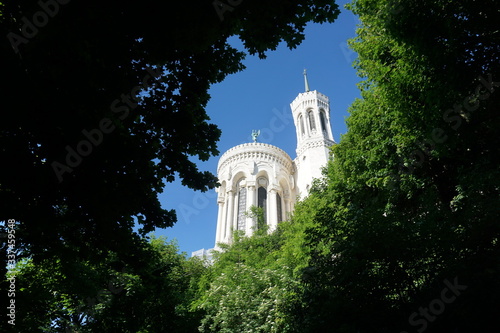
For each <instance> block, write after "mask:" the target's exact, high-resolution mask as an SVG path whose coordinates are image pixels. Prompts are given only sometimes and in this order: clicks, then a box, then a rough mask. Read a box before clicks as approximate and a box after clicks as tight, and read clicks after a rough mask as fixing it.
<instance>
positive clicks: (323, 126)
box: [319, 110, 326, 132]
mask: <svg viewBox="0 0 500 333" xmlns="http://www.w3.org/2000/svg"><path fill="white" fill-rule="evenodd" d="M319 120H320V121H321V130H322V131H323V132H326V115H325V111H324V110H321V111H320V112H319Z"/></svg>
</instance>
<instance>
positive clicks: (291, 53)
mask: <svg viewBox="0 0 500 333" xmlns="http://www.w3.org/2000/svg"><path fill="white" fill-rule="evenodd" d="M345 3H346V1H339V4H340V6H341V11H342V12H341V14H340V16H339V17H338V19H337V20H336V21H335V22H334V23H333V24H322V25H319V24H310V25H309V26H308V27H307V28H306V30H305V34H306V39H305V40H304V41H303V43H302V44H301V45H300V46H299V47H298V48H297V49H294V50H289V49H288V48H286V46H285V45H281V46H280V47H279V48H278V49H277V50H276V51H273V52H270V53H269V54H268V57H267V59H264V60H260V59H259V58H258V57H252V56H248V57H247V59H246V60H245V62H244V63H245V65H246V67H247V68H246V69H245V70H244V71H243V72H240V73H237V74H233V75H231V76H229V77H228V78H226V80H225V81H224V82H222V83H220V84H217V85H215V86H213V87H212V89H211V90H210V95H211V96H212V98H211V100H210V102H209V104H208V106H207V113H208V115H209V117H210V118H211V122H212V123H214V124H216V125H217V126H218V127H219V128H220V129H221V130H222V135H221V138H220V141H219V143H218V149H219V151H220V154H221V155H222V154H223V153H224V152H225V151H226V150H228V149H229V148H231V147H233V146H236V145H238V144H241V143H245V142H250V141H251V136H250V134H251V131H252V130H253V129H260V131H261V136H260V137H259V139H258V141H259V142H265V143H269V144H272V145H275V146H278V147H280V148H281V149H283V150H285V151H286V152H287V153H288V154H289V155H290V157H291V158H292V159H293V158H295V156H296V154H295V148H296V144H297V140H296V136H295V127H294V124H293V119H292V117H291V110H290V103H291V102H292V101H293V100H294V99H295V97H296V96H297V95H298V94H299V93H301V92H303V91H304V80H303V75H302V72H303V70H304V68H306V69H307V73H308V78H309V85H310V88H311V90H318V91H320V92H321V93H323V94H325V95H327V96H328V97H329V98H330V109H331V114H330V116H331V125H332V131H333V136H334V139H335V141H336V142H339V140H340V135H341V134H343V133H345V132H346V126H345V118H346V117H347V116H348V113H347V108H348V107H349V105H350V104H352V102H353V101H354V99H355V98H356V97H359V90H358V88H357V86H356V83H357V82H359V81H360V79H359V78H358V77H357V76H356V72H355V70H354V69H353V67H352V61H353V60H354V59H355V58H356V54H355V53H353V52H352V51H351V50H349V49H348V48H347V40H348V39H350V38H352V37H354V36H355V29H356V24H357V22H358V20H357V18H356V17H355V16H354V15H353V14H352V13H351V12H350V11H347V10H346V9H344V8H343V5H344V4H345ZM233 44H234V45H235V47H238V48H241V44H240V43H239V40H237V39H235V40H233ZM214 61H224V60H223V59H214ZM219 157H220V155H219V156H217V157H212V158H211V159H210V160H209V161H207V162H203V163H199V166H200V169H201V170H208V171H211V172H213V173H214V174H215V173H216V171H217V162H218V160H219ZM160 201H161V203H162V206H163V208H165V209H175V210H176V211H177V218H178V221H177V223H176V224H175V225H174V226H173V227H172V228H168V229H158V230H157V231H156V232H155V234H156V235H157V236H160V235H163V236H166V237H167V238H168V239H169V240H170V239H173V238H176V239H177V241H178V244H179V247H180V250H181V251H185V252H187V253H188V255H191V252H192V251H196V250H199V249H201V248H205V249H209V248H212V247H213V246H214V242H215V229H216V224H217V203H216V194H215V191H213V190H212V191H209V192H205V193H201V192H195V191H193V190H190V189H188V188H186V187H183V186H182V185H180V182H174V183H171V184H167V186H166V188H165V191H164V193H163V194H161V195H160Z"/></svg>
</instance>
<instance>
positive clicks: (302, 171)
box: [290, 69, 335, 197]
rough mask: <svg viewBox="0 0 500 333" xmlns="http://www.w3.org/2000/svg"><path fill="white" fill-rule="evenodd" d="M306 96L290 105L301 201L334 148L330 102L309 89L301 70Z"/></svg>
mask: <svg viewBox="0 0 500 333" xmlns="http://www.w3.org/2000/svg"><path fill="white" fill-rule="evenodd" d="M304 85H305V92H303V93H300V94H299V95H298V96H297V97H296V98H295V100H294V101H293V102H292V103H291V104H290V107H291V109H292V115H293V121H294V123H295V129H296V133H297V150H296V152H297V158H296V159H295V161H294V162H295V166H296V168H297V173H296V174H297V188H298V190H299V194H300V196H301V197H304V196H306V195H307V194H308V193H309V189H310V187H311V185H312V182H313V179H314V178H321V176H322V174H321V169H322V168H323V167H325V166H326V164H327V163H328V160H329V159H330V147H331V146H332V145H333V144H335V141H334V140H333V135H332V129H331V126H330V101H329V99H328V97H327V96H325V95H323V94H322V93H320V92H318V91H316V90H313V91H311V90H310V89H309V82H308V80H307V72H306V70H305V69H304Z"/></svg>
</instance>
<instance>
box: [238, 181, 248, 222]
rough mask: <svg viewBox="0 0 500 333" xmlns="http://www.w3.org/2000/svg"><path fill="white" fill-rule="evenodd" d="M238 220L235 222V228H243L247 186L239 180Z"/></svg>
mask: <svg viewBox="0 0 500 333" xmlns="http://www.w3.org/2000/svg"><path fill="white" fill-rule="evenodd" d="M238 188H239V190H238V221H237V224H236V229H237V230H245V217H246V216H245V211H246V207H247V188H246V187H243V186H241V181H240V182H239V183H238Z"/></svg>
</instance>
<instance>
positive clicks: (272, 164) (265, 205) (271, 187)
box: [193, 70, 335, 256]
mask: <svg viewBox="0 0 500 333" xmlns="http://www.w3.org/2000/svg"><path fill="white" fill-rule="evenodd" d="M304 85H305V91H304V92H302V93H299V94H298V96H297V97H296V98H295V100H294V101H293V102H292V103H291V104H290V107H291V112H292V115H293V119H294V124H295V129H296V135H297V149H296V154H297V156H296V158H295V159H292V158H291V157H290V156H289V155H288V154H287V153H286V152H285V151H284V150H282V149H280V148H279V147H276V146H273V145H270V144H267V143H261V142H258V137H257V133H256V132H254V133H253V142H249V143H244V144H240V145H238V146H235V147H233V148H231V149H229V150H228V151H226V152H225V153H224V154H223V155H222V156H221V157H220V160H219V163H218V166H217V177H218V178H219V182H220V184H221V185H220V186H219V187H218V188H217V189H216V191H217V194H218V195H217V204H218V207H219V210H218V215H217V230H216V237H215V248H216V249H217V247H218V244H220V243H230V242H231V236H232V233H233V231H234V230H242V231H244V233H245V235H247V236H249V235H251V234H252V233H253V231H254V230H255V229H256V228H257V226H256V221H255V219H254V218H252V217H250V216H249V214H248V213H247V212H249V211H250V207H252V206H257V207H261V208H262V210H263V212H264V220H265V223H266V224H267V225H268V226H269V230H271V231H272V230H274V229H276V227H277V225H278V223H280V222H281V221H283V220H286V219H287V217H288V216H289V215H290V213H291V212H293V208H294V205H295V202H296V200H297V198H298V197H300V198H304V197H306V196H307V194H308V192H309V189H310V187H311V185H312V182H313V180H314V179H315V178H320V177H321V169H322V167H324V166H326V164H327V162H328V159H329V158H330V147H331V146H332V145H333V144H335V142H334V140H333V136H332V130H331V126H330V102H329V99H328V97H327V96H325V95H323V94H322V93H320V92H318V91H316V90H312V91H311V90H310V89H309V83H308V80H307V74H306V72H305V70H304ZM193 255H197V256H203V255H210V250H208V251H207V250H200V251H196V252H193Z"/></svg>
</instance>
